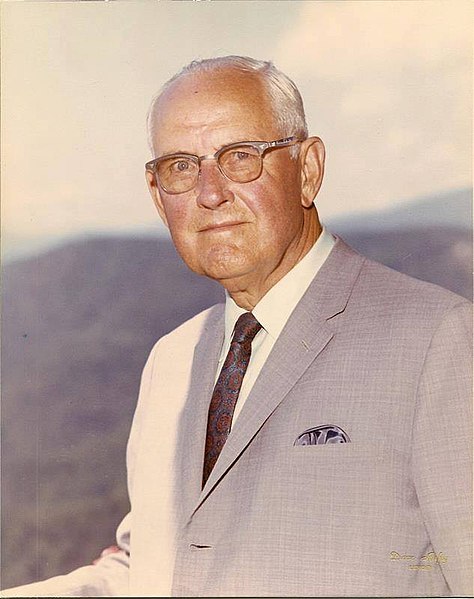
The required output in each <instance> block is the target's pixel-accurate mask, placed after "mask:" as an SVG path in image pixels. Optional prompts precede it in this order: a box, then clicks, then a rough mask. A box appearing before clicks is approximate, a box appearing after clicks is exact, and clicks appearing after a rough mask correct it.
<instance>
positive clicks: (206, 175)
mask: <svg viewBox="0 0 474 599" xmlns="http://www.w3.org/2000/svg"><path fill="white" fill-rule="evenodd" d="M228 183H229V180H228V179H227V178H226V177H225V176H224V175H223V174H222V173H221V171H220V170H219V167H218V165H217V162H215V161H214V160H203V161H202V162H201V172H200V175H199V181H198V182H197V185H196V189H197V198H196V201H197V203H198V205H199V206H203V207H204V208H217V207H219V206H220V205H221V204H224V203H225V202H231V201H232V200H233V198H234V195H233V193H232V192H231V191H230V189H229V187H228Z"/></svg>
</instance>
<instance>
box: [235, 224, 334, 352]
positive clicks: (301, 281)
mask: <svg viewBox="0 0 474 599" xmlns="http://www.w3.org/2000/svg"><path fill="white" fill-rule="evenodd" d="M334 244H335V239H334V237H333V236H332V235H331V233H329V231H327V229H326V228H324V227H323V230H322V232H321V235H320V236H319V237H318V239H317V240H316V243H315V244H314V245H313V247H312V248H311V249H310V250H309V252H308V253H307V254H306V255H305V256H304V257H303V258H302V259H301V260H300V261H299V262H298V263H297V264H296V265H295V266H294V267H293V268H292V269H291V270H290V271H289V272H288V273H287V274H286V275H285V276H284V277H283V278H282V279H280V280H279V281H278V283H276V284H275V285H274V286H273V287H272V288H271V289H270V290H269V291H267V293H266V294H265V295H264V296H263V297H262V299H261V300H260V301H259V302H258V304H257V305H256V306H255V307H254V309H253V310H252V313H253V315H254V316H255V318H256V319H257V320H258V322H259V323H260V324H261V325H262V328H263V329H265V331H266V332H267V333H268V334H269V335H270V336H271V337H273V339H276V338H277V337H278V335H279V334H280V333H281V331H282V329H283V327H284V326H285V324H286V322H287V320H288V318H289V317H290V314H291V313H292V312H293V310H294V309H295V307H296V305H297V303H298V302H299V301H300V299H301V298H302V297H303V295H304V293H305V291H306V289H307V288H308V287H309V284H310V283H311V281H312V280H313V279H314V277H315V275H316V273H317V272H318V271H319V269H320V268H321V266H322V265H323V264H324V262H325V260H326V258H327V257H328V256H329V254H330V252H331V250H332V248H333V246H334ZM244 312H246V310H245V309H244V308H241V307H240V306H238V305H237V304H236V303H235V302H234V300H233V299H232V298H231V297H230V295H228V294H227V292H226V302H225V316H224V318H225V325H224V326H225V339H224V345H225V344H226V342H230V339H231V337H232V333H233V331H234V326H235V323H236V321H237V319H238V318H239V316H240V315H241V314H243V313H244Z"/></svg>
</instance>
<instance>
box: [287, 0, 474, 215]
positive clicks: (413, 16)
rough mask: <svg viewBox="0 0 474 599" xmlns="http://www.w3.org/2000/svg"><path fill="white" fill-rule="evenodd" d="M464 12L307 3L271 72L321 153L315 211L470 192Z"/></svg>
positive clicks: (454, 6)
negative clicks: (299, 92)
mask: <svg viewBox="0 0 474 599" xmlns="http://www.w3.org/2000/svg"><path fill="white" fill-rule="evenodd" d="M472 7H473V5H472V4H471V3H470V2H464V1H453V2H447V1H446V2H435V1H431V0H426V1H422V2H419V1H411V2H398V1H394V2H351V1H349V2H307V3H304V4H303V5H302V8H301V12H300V14H299V19H298V21H297V22H296V23H295V24H294V26H293V27H292V28H289V29H288V30H287V31H286V33H285V34H284V35H283V36H282V38H281V39H280V41H279V45H278V52H277V55H276V62H277V64H279V65H280V66H281V68H282V69H283V70H285V71H286V72H288V73H289V74H291V75H293V78H294V79H295V80H296V81H297V83H298V84H299V85H300V87H301V88H302V89H303V92H304V97H305V99H306V102H305V104H306V109H307V115H308V120H309V122H310V124H311V125H312V126H313V128H314V130H315V131H317V132H318V133H319V132H321V133H322V134H323V135H324V138H325V140H326V142H327V145H328V146H329V147H328V150H329V164H328V171H327V172H328V177H327V180H326V185H325V188H324V190H325V194H323V195H322V198H321V204H322V206H323V207H324V209H325V210H326V211H328V212H329V213H333V212H342V211H344V210H345V209H346V205H345V201H346V200H345V197H347V194H350V196H351V198H357V199H356V202H357V206H358V207H359V208H361V209H371V208H376V207H379V206H380V205H384V204H388V203H390V202H393V201H397V200H403V199H405V198H410V197H415V196H417V195H425V194H429V193H434V192H437V191H440V190H443V189H448V188H454V187H463V186H468V185H470V184H471V145H470V143H471V142H470V134H471V78H472V62H471V59H472V25H471V23H472V13H473V10H472Z"/></svg>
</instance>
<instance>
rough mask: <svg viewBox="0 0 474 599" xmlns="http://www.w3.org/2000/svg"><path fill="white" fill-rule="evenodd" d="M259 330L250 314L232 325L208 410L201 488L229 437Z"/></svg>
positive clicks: (256, 321) (257, 323)
mask: <svg viewBox="0 0 474 599" xmlns="http://www.w3.org/2000/svg"><path fill="white" fill-rule="evenodd" d="M261 327H262V325H261V324H260V323H259V322H258V320H257V319H256V318H255V316H254V315H253V314H252V313H251V312H245V313H244V314H242V315H241V316H240V317H239V319H238V320H237V322H236V324H235V329H234V336H233V337H232V342H231V344H230V348H229V353H228V354H227V357H226V359H225V362H224V365H223V366H222V370H221V372H220V374H219V378H218V379H217V383H216V386H215V387H214V391H213V393H212V399H211V404H210V406H209V415H208V420H207V437H206V451H205V455H204V470H203V477H202V486H203V487H204V485H205V484H206V481H207V479H208V477H209V474H210V473H211V471H212V469H213V468H214V464H215V463H216V462H217V458H218V457H219V454H220V452H221V449H222V448H223V447H224V443H225V442H226V440H227V437H228V436H229V433H230V427H231V424H232V416H233V414H234V408H235V404H236V403H237V398H238V397H239V392H240V387H241V386H242V380H243V378H244V375H245V371H246V370H247V366H248V364H249V361H250V353H251V351H252V340H253V338H254V337H255V335H256V334H257V333H258V331H259V330H260V329H261Z"/></svg>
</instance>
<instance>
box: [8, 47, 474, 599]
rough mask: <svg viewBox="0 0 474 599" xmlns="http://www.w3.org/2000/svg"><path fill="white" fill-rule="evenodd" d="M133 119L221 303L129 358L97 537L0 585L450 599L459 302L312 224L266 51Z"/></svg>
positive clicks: (463, 334) (464, 545)
mask: <svg viewBox="0 0 474 599" xmlns="http://www.w3.org/2000/svg"><path fill="white" fill-rule="evenodd" d="M149 127H150V141H151V145H152V148H153V152H154V156H155V158H154V159H153V160H152V161H151V162H149V163H148V164H147V165H146V177H147V182H148V186H149V189H150V192H151V195H152V198H153V201H154V203H155V205H156V207H157V209H158V212H159V214H160V216H161V218H162V219H163V221H164V222H165V224H166V225H167V226H168V228H169V230H170V232H171V236H172V238H173V241H174V243H175V245H176V247H177V249H178V251H179V253H180V254H181V256H182V258H183V259H184V261H185V262H186V263H187V264H188V266H189V267H190V268H191V269H192V270H194V271H195V272H197V273H200V274H202V275H205V276H207V277H211V278H212V279H215V280H217V281H219V282H220V283H221V284H222V285H223V287H224V288H225V290H226V302H225V306H215V307H213V308H211V309H209V310H207V311H205V312H204V313H201V314H199V315H197V316H196V317H195V318H193V319H191V320H190V321H188V322H186V323H184V324H183V325H182V326H180V327H179V328H178V329H176V330H175V331H173V332H172V333H170V334H169V335H167V336H166V337H164V338H163V339H161V340H160V341H159V342H158V343H157V345H156V346H155V348H154V349H153V351H152V353H151V355H150V358H149V360H148V362H147V365H146V367H145V370H144V373H143V377H142V383H141V389H140V398H139V402H138V407H137V411H136V415H135V418H134V422H133V427H132V431H131V436H130V441H129V448H128V469H129V487H130V498H131V505H132V509H131V512H130V514H129V515H128V516H127V517H126V518H125V520H124V521H123V522H122V524H121V525H120V527H119V529H118V534H117V538H118V546H119V550H118V551H116V552H115V553H110V554H109V555H107V556H105V557H103V559H101V560H99V561H98V562H97V564H96V565H92V566H87V567H85V568H81V569H79V570H76V571H74V572H72V573H70V574H68V575H66V576H63V577H57V578H54V579H50V580H48V581H44V582H42V583H36V584H33V585H28V586H25V587H19V588H17V589H13V590H11V591H10V595H8V591H6V593H7V594H6V596H13V595H15V594H16V595H19V596H21V595H22V594H24V595H30V596H32V595H48V596H53V595H60V596H74V595H76V596H84V595H94V596H100V595H102V596H111V595H119V596H125V595H132V596H160V595H164V596H167V595H173V596H181V597H183V596H186V597H187V596H205V597H206V596H207V597H219V596H237V597H238V596H251V597H259V596H274V597H278V596H296V597H302V596H309V597H317V596H344V595H345V596H381V595H383V596H397V597H401V596H433V595H435V596H436V595H438V596H449V595H459V594H469V593H470V592H471V589H472V580H471V566H472V564H471V559H470V546H471V533H470V530H471V523H472V511H471V485H470V475H471V452H470V443H471V426H470V424H471V414H470V408H471V399H470V393H471V383H470V380H469V378H470V373H471V366H470V364H471V362H470V343H471V335H470V333H469V325H470V322H471V318H470V305H469V304H468V302H466V301H465V300H464V299H462V298H460V297H458V296H456V295H454V294H452V293H450V292H448V291H446V290H443V289H441V288H439V287H436V286H434V285H430V284H427V283H423V282H420V281H417V280H415V279H411V278H409V277H406V276H404V275H402V274H399V273H397V272H394V271H391V270H389V269H388V268H385V267H383V266H381V265H379V264H376V263H374V262H371V261H370V260H367V259H365V258H363V257H362V256H360V255H359V254H357V253H356V252H354V251H353V250H352V249H350V248H349V247H348V246H347V245H345V243H344V242H343V241H342V240H341V239H338V238H335V237H334V236H333V235H332V234H331V233H330V232H329V231H327V230H326V229H325V228H324V227H322V225H321V223H320V220H319V218H318V213H317V211H316V208H315V205H314V203H313V200H314V198H315V196H316V194H317V193H318V190H319V188H320V186H321V182H322V179H323V173H324V146H323V143H322V141H321V140H320V139H319V138H318V137H308V133H307V127H306V123H305V117H304V112H303V105H302V101H301V98H300V95H299V93H298V91H297V89H296V88H295V86H294V84H293V83H292V82H291V81H290V80H289V79H288V78H287V77H286V76H285V75H284V74H282V73H281V72H279V71H278V70H277V69H276V68H275V67H274V66H273V65H271V63H267V62H260V61H256V60H253V59H250V58H244V57H222V58H217V59H209V60H203V61H199V62H193V63H191V64H190V65H188V66H187V67H186V68H184V69H183V70H182V71H181V72H180V73H178V75H176V76H175V77H174V78H173V79H171V80H170V81H169V82H168V83H167V84H166V85H165V86H164V88H163V89H162V91H161V92H160V94H159V95H158V96H157V97H156V98H155V100H154V101H153V104H152V106H151V109H150V113H149Z"/></svg>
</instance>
